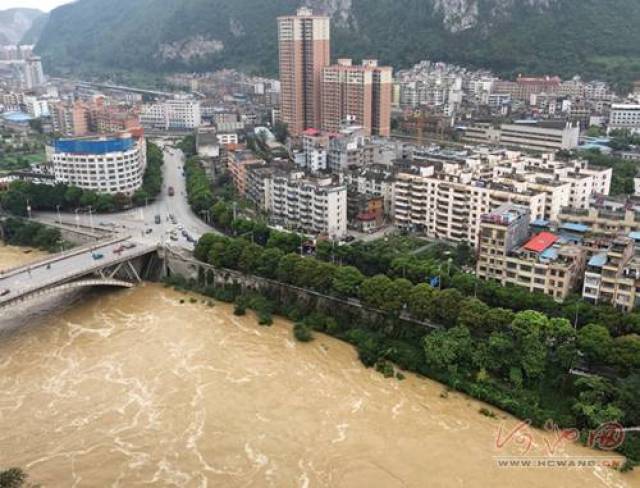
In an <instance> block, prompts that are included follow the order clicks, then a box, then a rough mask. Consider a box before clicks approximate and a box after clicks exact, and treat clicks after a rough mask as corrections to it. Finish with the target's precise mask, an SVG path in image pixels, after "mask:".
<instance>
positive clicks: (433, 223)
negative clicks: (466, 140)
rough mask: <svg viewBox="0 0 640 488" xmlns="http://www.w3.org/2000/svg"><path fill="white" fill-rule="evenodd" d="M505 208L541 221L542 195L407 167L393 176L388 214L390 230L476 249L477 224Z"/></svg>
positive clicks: (469, 176) (426, 168)
mask: <svg viewBox="0 0 640 488" xmlns="http://www.w3.org/2000/svg"><path fill="white" fill-rule="evenodd" d="M505 203H516V204H519V205H523V206H525V207H527V208H529V210H530V212H531V215H533V216H534V218H535V219H544V218H545V206H546V195H545V194H544V193H542V192H535V191H531V190H529V189H527V188H526V185H523V186H521V187H520V188H518V187H514V186H511V185H508V184H501V183H494V182H492V181H490V180H482V179H475V178H474V177H473V176H472V174H471V173H468V172H466V173H463V172H460V173H459V174H446V173H442V172H438V173H436V171H435V167H434V165H428V166H422V167H411V168H409V169H405V170H401V171H400V172H399V173H398V174H397V175H396V181H395V183H394V186H393V213H394V218H395V222H396V225H397V226H398V227H401V228H405V229H409V230H412V231H415V232H423V233H425V234H426V235H428V236H429V237H433V238H436V239H447V240H451V241H456V242H468V243H469V244H470V245H471V246H473V247H475V246H476V245H477V239H478V232H479V230H480V218H481V216H482V215H484V214H487V213H490V212H491V211H493V210H495V209H496V208H498V207H500V206H501V205H503V204H505Z"/></svg>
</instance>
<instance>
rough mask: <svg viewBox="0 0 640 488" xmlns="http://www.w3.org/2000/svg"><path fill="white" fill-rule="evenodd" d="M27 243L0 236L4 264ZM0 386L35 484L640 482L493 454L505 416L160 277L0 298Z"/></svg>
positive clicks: (2, 412)
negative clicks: (8, 243)
mask: <svg viewBox="0 0 640 488" xmlns="http://www.w3.org/2000/svg"><path fill="white" fill-rule="evenodd" d="M37 256H38V254H30V255H25V254H24V253H23V252H22V250H19V249H15V248H0V268H6V267H9V266H13V265H15V264H18V263H19V262H20V261H24V260H28V259H33V258H35V257H37ZM181 300H183V301H184V303H181ZM0 391H1V392H2V397H0V467H4V468H6V467H9V466H21V467H22V468H24V469H25V470H26V471H27V472H28V473H29V474H30V478H31V480H32V481H33V482H36V483H39V484H40V485H42V486H43V487H71V486H75V487H130V486H177V487H263V486H264V487H278V488H279V487H300V488H311V487H364V488H370V487H385V488H386V487H446V488H449V487H451V488H453V487H540V488H543V487H544V488H546V487H553V488H558V487H563V488H564V487H566V488H573V487H575V488H585V487H592V486H593V487H616V488H623V487H636V486H640V477H639V476H638V475H637V474H631V475H621V474H619V473H617V472H615V471H613V470H612V469H609V468H605V467H593V468H555V469H546V468H504V467H498V465H497V463H496V456H504V455H519V454H520V451H519V449H520V447H518V446H516V445H514V444H508V445H507V446H505V447H503V448H502V449H499V448H497V447H496V436H497V432H498V428H499V426H500V425H502V426H503V427H504V429H507V430H508V429H511V428H513V427H514V426H515V425H517V422H518V421H517V420H516V419H514V418H512V417H510V416H508V415H506V414H504V413H501V412H499V411H497V410H496V409H492V410H494V411H495V412H496V413H497V418H490V417H486V416H483V415H481V414H479V413H478V411H479V409H480V408H481V407H483V406H485V405H483V404H482V403H480V402H477V401H475V400H473V399H470V398H468V397H466V396H464V395H461V394H457V393H448V394H445V393H444V388H443V386H442V385H440V384H438V383H435V382H433V381H430V380H427V379H423V378H418V377H416V376H414V375H411V374H408V375H407V378H406V379H405V380H404V381H399V380H395V379H385V378H383V377H382V376H381V375H380V374H378V373H376V372H374V371H373V370H371V369H366V368H364V367H363V366H362V365H361V364H360V362H359V361H358V358H357V354H356V352H355V351H354V349H353V348H352V347H351V346H349V345H347V344H344V343H342V342H340V341H338V340H335V339H333V338H331V337H327V336H322V335H316V339H315V340H314V341H313V342H311V343H309V344H300V343H297V342H295V341H294V340H293V337H292V333H291V324H290V323H289V322H287V321H285V320H280V319H278V320H276V321H275V324H274V325H273V326H272V327H267V328H265V327H260V326H258V325H257V322H256V320H255V318H254V317H253V316H252V315H251V314H248V315H246V316H244V317H236V316H234V315H233V313H232V307H231V306H229V305H225V304H220V303H215V304H214V305H213V306H210V305H209V304H208V303H205V302H204V301H203V300H202V299H201V298H198V301H197V303H191V300H190V295H183V294H179V293H177V292H175V291H173V290H170V289H166V288H164V287H163V286H161V285H155V284H145V285H143V286H140V287H138V288H136V289H132V290H125V291H99V292H90V293H83V294H78V295H73V296H64V297H58V298H53V299H48V300H46V301H40V302H32V303H30V304H27V305H23V306H21V307H20V308H17V309H14V310H11V311H5V312H0ZM489 408H490V407H489ZM534 435H535V442H534V450H532V451H531V452H529V453H528V455H529V456H531V455H540V451H539V450H536V449H537V448H540V449H541V446H542V445H543V444H544V439H545V437H544V435H543V434H542V433H540V432H535V433H534ZM546 438H547V439H548V438H550V435H548V434H547V437H546ZM503 450H504V451H503ZM559 454H560V455H561V456H563V457H568V456H571V457H588V456H594V455H600V454H602V453H596V452H594V451H590V450H588V449H586V448H584V447H581V446H577V445H568V446H565V447H564V448H563V449H562V450H561V451H560V452H559Z"/></svg>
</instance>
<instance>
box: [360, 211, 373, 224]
mask: <svg viewBox="0 0 640 488" xmlns="http://www.w3.org/2000/svg"><path fill="white" fill-rule="evenodd" d="M358 220H362V221H365V222H368V221H372V220H376V213H375V212H362V213H360V214H358Z"/></svg>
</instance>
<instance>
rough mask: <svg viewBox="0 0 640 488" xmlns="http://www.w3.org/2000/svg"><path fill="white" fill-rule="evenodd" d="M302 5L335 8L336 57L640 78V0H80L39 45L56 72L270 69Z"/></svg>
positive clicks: (59, 14)
mask: <svg viewBox="0 0 640 488" xmlns="http://www.w3.org/2000/svg"><path fill="white" fill-rule="evenodd" d="M301 3H306V4H309V5H311V6H313V7H314V8H316V9H317V10H322V11H325V12H327V13H330V14H331V15H332V17H333V23H332V29H333V34H332V35H333V42H332V50H333V54H334V55H335V56H338V55H345V54H348V55H350V56H352V57H354V58H360V57H363V56H375V57H378V58H380V59H381V60H382V61H383V62H386V63H391V64H393V65H394V66H396V67H398V68H402V67H406V66H409V65H411V64H413V63H415V62H417V61H420V60H422V59H434V60H444V61H449V62H456V63H464V64H470V65H476V66H482V67H488V68H493V69H494V70H496V71H498V72H499V73H501V74H506V75H513V74H516V73H529V74H535V73H539V74H541V73H554V74H556V73H557V74H560V75H563V76H572V75H574V74H578V73H580V74H582V75H584V76H586V77H595V76H597V77H599V78H607V79H610V80H613V81H618V80H625V81H629V80H631V79H635V78H640V28H638V25H640V0H108V1H105V0H78V1H77V2H75V3H73V4H70V5H66V6H63V7H60V8H58V9H56V10H54V11H53V12H52V13H51V16H50V19H49V21H48V22H47V24H46V26H45V27H44V30H43V32H42V36H41V38H40V41H39V43H38V52H39V53H41V54H42V55H43V56H44V57H45V61H47V64H48V68H49V69H50V70H51V69H55V71H56V72H65V71H71V70H78V68H79V67H80V66H81V67H83V68H84V69H88V70H91V71H98V72H105V71H109V70H112V69H122V70H142V71H153V72H159V71H175V70H193V71H200V70H211V69H216V68H221V67H239V68H244V69H249V70H253V71H257V72H261V73H265V74H274V73H276V68H277V50H276V23H275V19H276V17H277V16H278V15H283V14H288V13H292V12H295V10H296V8H297V7H298V6H299V5H300V4H301Z"/></svg>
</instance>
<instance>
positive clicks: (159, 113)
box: [140, 98, 202, 131]
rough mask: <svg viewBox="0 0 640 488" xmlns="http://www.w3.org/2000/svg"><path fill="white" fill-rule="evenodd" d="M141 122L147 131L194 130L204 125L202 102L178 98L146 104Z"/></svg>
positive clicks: (141, 114) (143, 107) (141, 115)
mask: <svg viewBox="0 0 640 488" xmlns="http://www.w3.org/2000/svg"><path fill="white" fill-rule="evenodd" d="M140 122H141V124H142V126H143V127H144V128H145V129H155V130H164V131H170V130H193V129H195V128H197V127H199V126H200V125H201V123H202V114H201V112H200V102H198V101H197V100H192V99H189V98H176V99H173V100H166V101H164V102H158V103H151V104H145V105H143V106H142V110H141V113H140Z"/></svg>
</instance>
